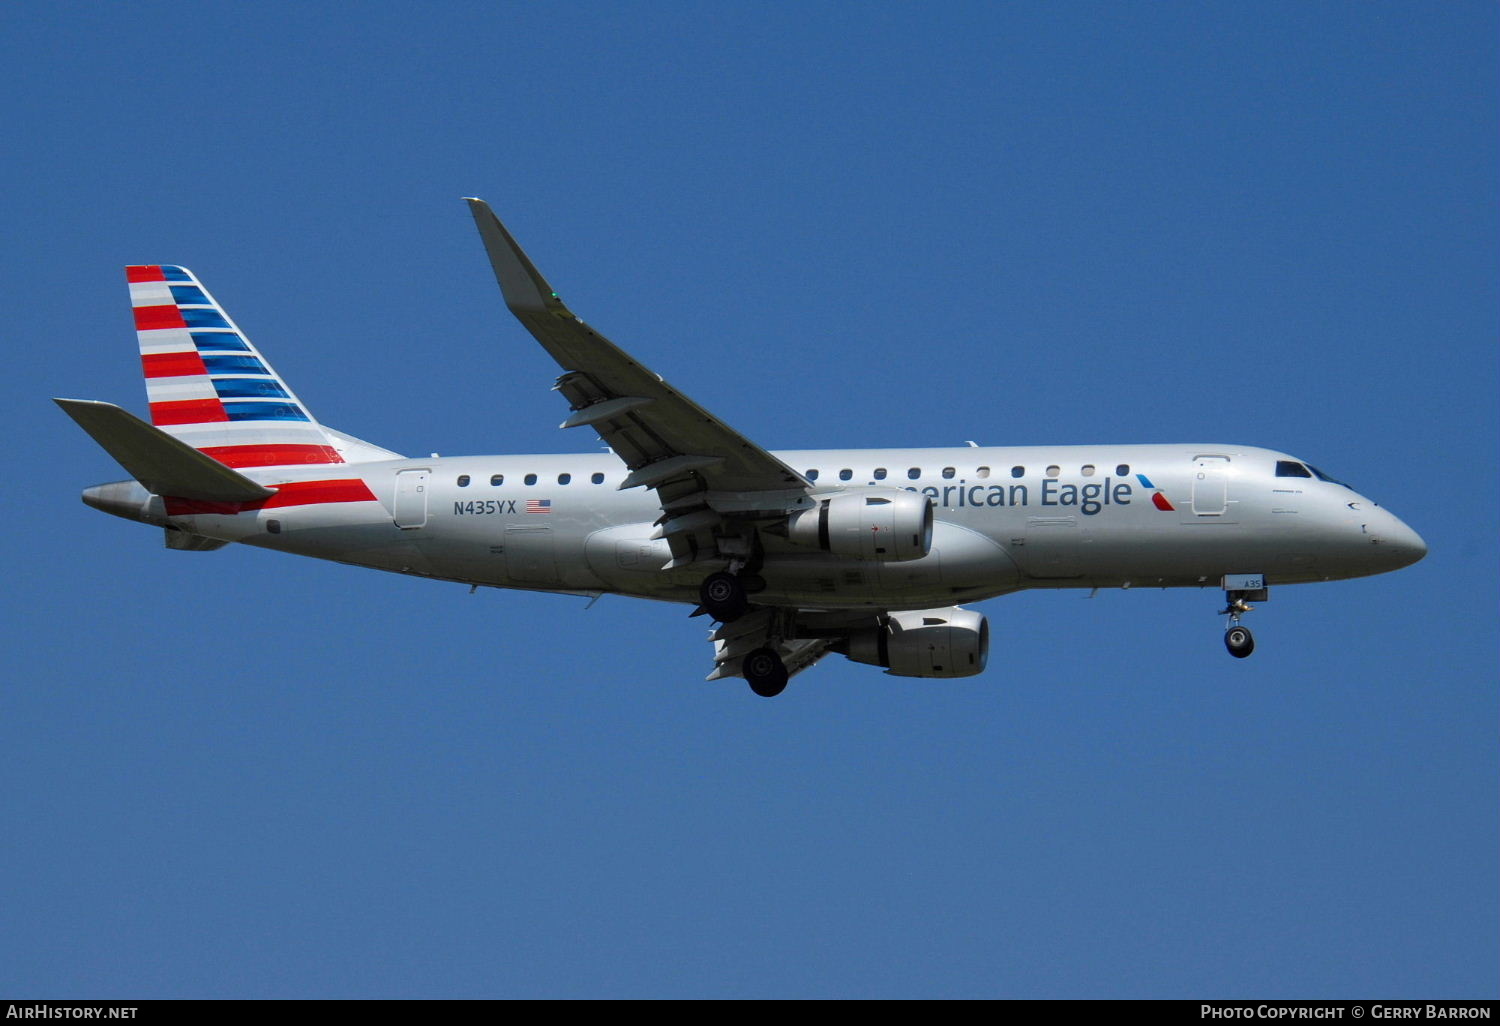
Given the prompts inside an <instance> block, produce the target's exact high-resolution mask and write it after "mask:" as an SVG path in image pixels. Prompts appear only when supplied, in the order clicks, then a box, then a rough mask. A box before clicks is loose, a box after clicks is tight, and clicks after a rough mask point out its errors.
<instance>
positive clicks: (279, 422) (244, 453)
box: [125, 264, 357, 468]
mask: <svg viewBox="0 0 1500 1026" xmlns="http://www.w3.org/2000/svg"><path fill="white" fill-rule="evenodd" d="M125 276H126V278H127V280H128V281H129V282H130V302H131V306H132V307H133V308H134V311H135V327H136V335H137V337H138V338H139V339H140V346H141V367H142V369H143V370H144V372H145V375H146V398H147V400H148V401H149V402H150V404H151V423H152V424H154V425H155V426H157V427H159V428H161V429H162V430H163V431H165V432H167V433H168V434H170V435H172V436H174V437H176V438H179V439H181V440H182V441H184V442H186V443H187V444H188V445H190V446H192V447H193V448H195V449H197V450H199V451H201V452H203V453H205V454H206V455H208V456H211V457H213V458H214V459H216V460H218V461H219V462H220V463H223V464H224V465H226V466H229V467H245V468H264V467H287V466H305V465H309V464H328V463H344V462H346V459H345V455H344V454H342V453H341V452H340V448H341V446H339V445H337V444H335V439H333V438H331V437H330V436H329V435H328V434H327V433H325V432H324V431H323V429H322V428H321V427H320V426H319V425H318V422H317V421H316V420H314V419H313V417H312V414H311V413H309V412H308V410H307V407H306V406H304V405H302V401H301V400H299V399H298V398H297V396H296V395H295V394H293V392H292V390H291V389H290V388H288V387H287V384H286V382H285V381H283V380H282V379H281V376H280V375H278V374H277V373H276V371H275V370H273V369H272V367H271V365H270V364H269V363H267V362H266V360H265V358H264V357H262V356H261V355H260V352H259V350H257V349H256V348H255V347H254V346H253V345H251V344H250V340H249V339H248V338H246V337H245V334H244V332H242V331H240V329H239V328H238V327H237V326H236V325H235V323H234V322H233V321H232V320H230V319H229V315H228V314H226V313H225V312H224V308H223V307H221V306H220V305H219V304H218V303H217V302H216V301H215V300H214V298H213V296H211V295H209V293H208V290H207V289H205V288H204V287H203V285H202V283H200V282H199V281H198V279H197V278H195V277H194V276H193V273H192V272H191V271H189V270H188V269H187V268H185V267H177V266H173V265H170V264H147V265H138V266H133V267H127V268H126V269H125ZM356 458H357V457H356Z"/></svg>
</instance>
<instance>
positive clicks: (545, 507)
mask: <svg viewBox="0 0 1500 1026" xmlns="http://www.w3.org/2000/svg"><path fill="white" fill-rule="evenodd" d="M526 512H528V513H551V512H552V500H551V499H527V500H526Z"/></svg>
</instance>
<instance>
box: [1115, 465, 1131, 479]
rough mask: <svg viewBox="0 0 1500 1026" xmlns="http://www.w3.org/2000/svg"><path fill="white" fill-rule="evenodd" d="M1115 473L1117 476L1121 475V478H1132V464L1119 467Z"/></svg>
mask: <svg viewBox="0 0 1500 1026" xmlns="http://www.w3.org/2000/svg"><path fill="white" fill-rule="evenodd" d="M1115 473H1116V474H1117V475H1119V476H1120V477H1129V476H1130V464H1129V463H1121V464H1120V465H1119V466H1118V467H1116V468H1115Z"/></svg>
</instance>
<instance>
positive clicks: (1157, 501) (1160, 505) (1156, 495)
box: [1151, 492, 1177, 513]
mask: <svg viewBox="0 0 1500 1026" xmlns="http://www.w3.org/2000/svg"><path fill="white" fill-rule="evenodd" d="M1151 503H1152V505H1154V506H1155V507H1156V508H1157V509H1160V510H1165V511H1167V512H1168V513H1170V512H1172V511H1173V510H1174V509H1176V508H1177V507H1175V506H1173V505H1172V504H1171V503H1170V502H1168V501H1167V497H1166V496H1165V495H1163V494H1162V493H1161V492H1152V493H1151Z"/></svg>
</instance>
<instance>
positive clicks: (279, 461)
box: [201, 445, 344, 467]
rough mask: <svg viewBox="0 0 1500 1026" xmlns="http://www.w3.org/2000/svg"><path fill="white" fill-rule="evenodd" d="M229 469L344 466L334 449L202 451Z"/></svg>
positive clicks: (232, 447) (248, 447)
mask: <svg viewBox="0 0 1500 1026" xmlns="http://www.w3.org/2000/svg"><path fill="white" fill-rule="evenodd" d="M201 451H202V452H204V453H206V454H208V455H209V456H212V457H213V458H214V459H216V460H218V461H219V462H220V463H222V464H224V465H225V466H226V467H289V466H292V465H294V464H302V463H342V462H344V460H343V457H341V456H340V455H339V454H338V450H337V449H335V448H333V446H331V445H215V446H211V447H209V448H206V449H203V450H201Z"/></svg>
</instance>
